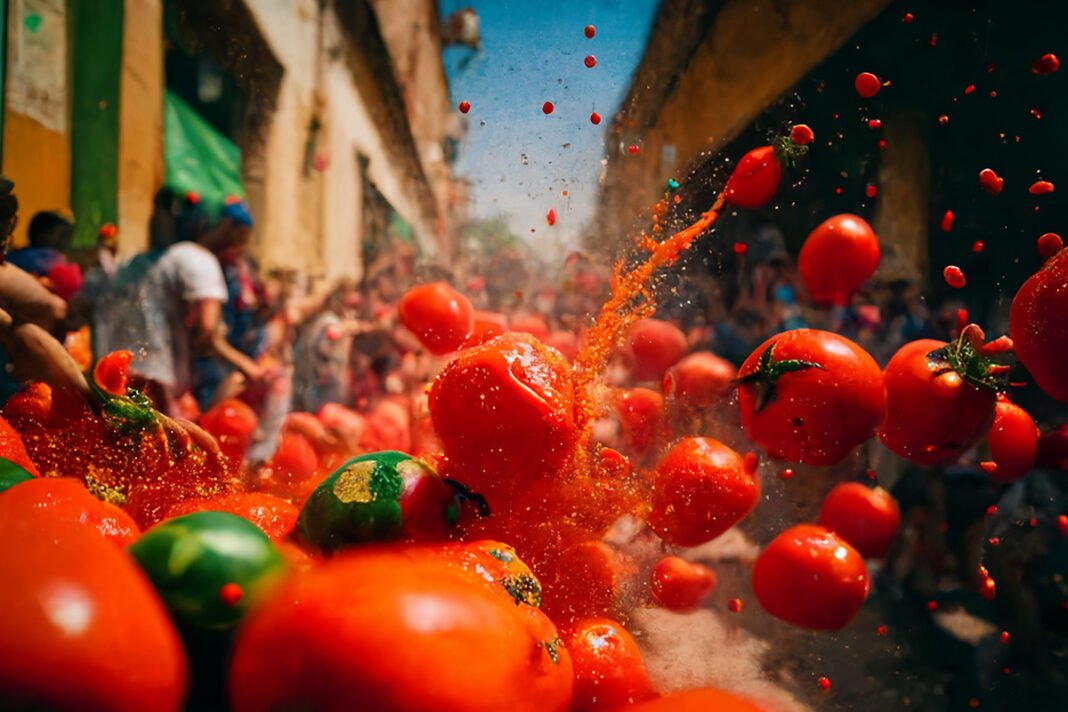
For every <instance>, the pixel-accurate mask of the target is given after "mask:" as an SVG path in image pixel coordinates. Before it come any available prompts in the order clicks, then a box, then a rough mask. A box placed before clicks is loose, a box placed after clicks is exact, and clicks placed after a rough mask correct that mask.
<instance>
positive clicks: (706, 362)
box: [663, 351, 738, 410]
mask: <svg viewBox="0 0 1068 712" xmlns="http://www.w3.org/2000/svg"><path fill="white" fill-rule="evenodd" d="M737 375H738V369H736V368H735V367H734V365H733V364H732V363H731V362H730V361H727V360H726V359H722V358H720V357H719V356H716V355H715V354H713V353H709V352H707V351H699V352H697V353H693V354H690V355H689V356H687V357H686V358H684V359H682V360H681V361H679V362H678V363H677V364H675V365H674V366H672V367H671V368H669V369H668V371H667V373H666V374H664V383H663V388H664V397H665V398H667V399H669V400H672V399H673V400H675V401H678V402H680V403H683V404H685V405H686V406H687V407H689V408H692V409H694V410H700V409H702V408H707V407H708V406H710V405H712V404H713V403H715V402H716V401H717V400H720V399H722V398H725V397H726V396H727V395H728V394H729V393H730V392H731V390H733V388H734V379H735V377H736V376H737Z"/></svg>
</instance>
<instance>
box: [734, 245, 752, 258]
mask: <svg viewBox="0 0 1068 712" xmlns="http://www.w3.org/2000/svg"><path fill="white" fill-rule="evenodd" d="M748 251H749V247H748V246H747V245H746V244H745V243H744V242H736V243H734V254H736V255H744V254H745V253H746V252H748Z"/></svg>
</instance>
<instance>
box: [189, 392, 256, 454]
mask: <svg viewBox="0 0 1068 712" xmlns="http://www.w3.org/2000/svg"><path fill="white" fill-rule="evenodd" d="M258 425H259V419H258V418H257V417H256V413H255V412H254V411H253V410H252V408H250V407H248V405H246V404H245V403H243V402H241V401H239V400H236V399H229V400H224V401H223V402H221V403H219V404H217V405H214V406H212V407H211V408H209V409H208V410H207V411H206V412H205V413H204V414H203V415H202V416H200V427H202V428H204V430H207V431H208V432H209V433H211V434H212V435H214V436H215V439H216V440H218V441H219V449H220V450H222V453H223V456H224V457H225V458H226V461H227V464H228V465H229V466H230V469H231V470H232V471H233V472H239V471H240V470H241V466H242V464H243V463H244V460H245V453H247V452H248V448H249V446H250V445H252V436H253V435H255V433H256V428H257V426H258Z"/></svg>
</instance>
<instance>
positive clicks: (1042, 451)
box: [1035, 423, 1068, 470]
mask: <svg viewBox="0 0 1068 712" xmlns="http://www.w3.org/2000/svg"><path fill="white" fill-rule="evenodd" d="M1035 464H1036V465H1038V466H1039V467H1048V468H1050V469H1052V470H1068V423H1063V424H1061V425H1059V426H1057V427H1056V428H1052V429H1050V430H1047V431H1046V432H1044V433H1042V437H1040V438H1039V439H1038V455H1037V456H1036V458H1035Z"/></svg>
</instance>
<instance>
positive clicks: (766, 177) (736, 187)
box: [723, 146, 782, 209]
mask: <svg viewBox="0 0 1068 712" xmlns="http://www.w3.org/2000/svg"><path fill="white" fill-rule="evenodd" d="M780 182H782V161H781V160H780V159H779V157H778V156H777V155H776V153H775V147H774V146H761V147H760V148H754V149H753V150H751V151H749V153H747V154H745V155H744V156H742V159H741V160H740V161H738V165H737V166H735V167H734V172H733V173H731V177H730V178H729V179H727V185H726V186H725V187H724V188H723V197H724V199H725V200H726V201H727V202H728V203H729V204H731V205H736V206H738V207H739V208H749V209H754V208H760V207H763V206H765V205H767V204H768V203H770V202H771V199H772V198H774V197H775V193H776V192H777V191H778V190H779V183H780Z"/></svg>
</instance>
